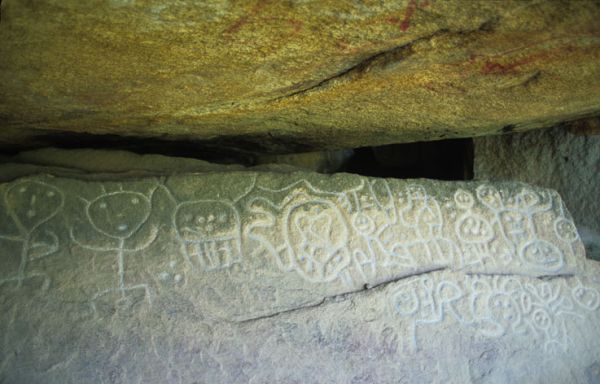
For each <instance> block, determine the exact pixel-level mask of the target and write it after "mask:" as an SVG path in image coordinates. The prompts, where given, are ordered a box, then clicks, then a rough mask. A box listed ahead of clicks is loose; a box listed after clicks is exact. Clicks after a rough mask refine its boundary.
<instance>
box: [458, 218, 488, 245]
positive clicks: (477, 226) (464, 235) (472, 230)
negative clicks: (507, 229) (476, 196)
mask: <svg viewBox="0 0 600 384" xmlns="http://www.w3.org/2000/svg"><path fill="white" fill-rule="evenodd" d="M456 234H457V235H458V238H459V239H460V240H461V241H464V242H465V243H472V244H481V243H486V242H488V241H490V240H492V239H493V238H494V232H493V230H492V226H491V225H490V223H488V222H487V220H485V219H484V218H483V217H481V216H479V215H467V216H464V217H462V218H461V219H459V221H458V222H457V223H456Z"/></svg>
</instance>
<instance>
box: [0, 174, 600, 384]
mask: <svg viewBox="0 0 600 384" xmlns="http://www.w3.org/2000/svg"><path fill="white" fill-rule="evenodd" d="M83 179H84V178H80V177H77V176H74V175H71V176H70V177H56V176H49V175H46V176H43V175H42V176H33V175H32V176H27V177H23V178H19V179H16V180H13V181H10V182H5V183H2V184H1V185H0V196H1V197H2V198H1V199H0V215H1V218H0V262H1V268H0V271H2V276H0V308H1V311H2V313H3V315H2V316H0V322H1V324H0V329H2V330H3V331H2V339H1V341H0V342H1V343H2V348H0V381H2V382H8V383H12V382H28V383H81V382H97V383H119V382H130V383H136V382H143V383H270V382H278V383H330V382H340V383H342V382H343V383H374V382H377V383H398V382H400V383H402V382H406V383H414V382H461V383H462V382H471V383H505V382H525V381H526V382H546V383H554V382H573V383H593V382H595V381H597V380H598V377H599V376H598V371H599V366H600V361H599V360H598V356H599V354H598V352H599V351H600V337H599V336H600V334H599V333H600V326H599V325H600V323H599V321H600V320H599V319H600V317H599V312H600V294H599V290H600V266H599V265H598V263H597V262H594V261H591V260H586V259H585V257H584V249H583V245H582V242H581V240H580V237H579V235H578V233H577V230H576V228H575V225H574V223H573V220H572V219H571V216H570V214H569V213H568V212H567V210H566V208H565V206H564V203H563V202H562V200H561V199H560V197H559V195H558V194H557V193H556V192H554V191H552V190H548V189H542V188H538V187H531V186H528V185H526V184H521V183H515V182H512V183H474V182H465V183H454V182H435V181H427V180H405V181H398V180H385V179H373V178H365V177H359V176H353V175H348V174H338V175H333V176H323V175H318V174H313V173H306V172H296V173H288V174H284V173H277V172H248V171H245V172H237V171H232V172H211V173H196V174H182V175H170V176H156V177H143V178H138V179H119V176H118V175H115V176H114V180H112V181H111V180H107V179H106V178H103V179H102V180H92V179H89V178H88V179H87V180H83Z"/></svg>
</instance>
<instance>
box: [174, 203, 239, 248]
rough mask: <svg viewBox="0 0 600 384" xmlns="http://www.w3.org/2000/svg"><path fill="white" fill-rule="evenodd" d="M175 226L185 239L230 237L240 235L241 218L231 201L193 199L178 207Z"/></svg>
mask: <svg viewBox="0 0 600 384" xmlns="http://www.w3.org/2000/svg"><path fill="white" fill-rule="evenodd" d="M175 228H176V230H177V233H178V235H179V237H180V238H182V239H183V240H184V241H205V240H212V239H230V238H234V237H236V236H238V233H239V228H240V219H239V215H238V213H237V211H236V210H235V208H234V207H233V205H231V204H230V203H227V202H224V201H218V200H200V201H192V202H187V203H183V204H181V205H179V206H178V207H177V210H176V211H175Z"/></svg>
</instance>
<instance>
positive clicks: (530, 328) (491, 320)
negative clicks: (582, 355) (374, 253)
mask: <svg viewBox="0 0 600 384" xmlns="http://www.w3.org/2000/svg"><path fill="white" fill-rule="evenodd" d="M457 277H458V276H456V275H453V274H452V273H445V272H439V273H438V272H435V273H433V274H431V275H425V276H419V277H416V278H409V279H407V280H406V281H405V282H402V283H400V284H399V285H398V286H397V287H395V288H394V289H393V290H392V291H391V294H390V298H389V304H390V308H391V310H392V312H393V313H395V314H397V315H398V316H399V317H400V318H401V319H402V320H401V321H403V322H405V323H406V326H407V327H408V328H409V329H410V333H409V335H410V337H409V342H410V346H411V348H413V349H416V348H418V338H417V333H418V330H419V329H426V328H427V327H430V326H431V325H432V324H438V323H442V322H444V321H445V320H446V319H450V320H451V321H452V322H453V323H455V324H456V325H457V326H460V327H463V328H465V329H472V330H473V331H474V332H476V333H480V334H482V335H484V336H486V337H490V338H498V337H502V336H505V335H507V334H512V335H517V336H520V337H524V338H529V339H531V340H532V341H533V340H534V339H538V340H540V341H541V345H543V347H544V350H545V351H546V352H550V351H553V350H554V349H559V350H567V349H568V348H569V343H570V337H569V334H568V332H567V324H569V323H572V322H575V321H577V320H582V319H584V318H585V317H590V318H592V319H594V318H597V316H598V308H599V307H600V303H599V301H598V299H599V293H598V290H597V288H596V287H590V286H585V285H583V284H582V283H581V282H580V281H578V280H576V279H575V280H574V281H575V283H574V284H575V285H573V286H572V284H573V282H569V281H567V279H559V280H551V281H543V280H539V279H526V278H522V277H511V276H466V277H462V278H460V279H458V278H457Z"/></svg>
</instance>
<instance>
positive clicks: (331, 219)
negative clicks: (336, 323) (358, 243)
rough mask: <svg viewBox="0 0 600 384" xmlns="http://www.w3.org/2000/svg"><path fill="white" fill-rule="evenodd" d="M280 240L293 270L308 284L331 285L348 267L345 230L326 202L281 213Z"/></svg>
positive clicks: (295, 207)
mask: <svg viewBox="0 0 600 384" xmlns="http://www.w3.org/2000/svg"><path fill="white" fill-rule="evenodd" d="M284 217H285V222H284V230H285V233H284V238H285V244H286V246H287V248H288V252H290V253H291V254H292V255H293V258H292V261H293V262H294V265H295V269H296V270H297V271H298V272H299V273H301V274H302V275H303V276H304V277H306V278H307V279H308V280H310V281H332V280H335V279H336V278H338V277H339V273H340V272H341V271H342V270H343V269H344V268H346V267H347V266H348V265H349V264H350V261H351V259H350V254H349V251H348V249H347V247H346V246H347V243H348V229H347V227H346V224H345V222H344V219H343V217H342V214H341V212H340V211H339V209H338V208H337V207H336V206H335V205H334V204H333V203H332V202H330V201H328V200H314V201H306V202H303V203H299V204H294V205H290V206H288V208H287V209H286V210H285V212H284Z"/></svg>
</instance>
